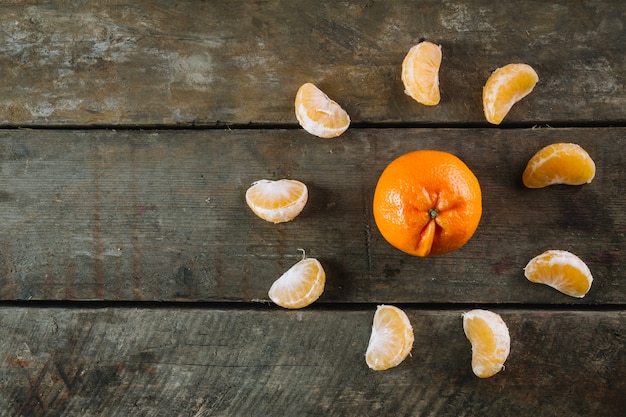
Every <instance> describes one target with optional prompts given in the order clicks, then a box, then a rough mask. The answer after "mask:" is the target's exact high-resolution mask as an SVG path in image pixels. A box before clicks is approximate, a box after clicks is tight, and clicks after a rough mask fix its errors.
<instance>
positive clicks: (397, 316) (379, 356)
mask: <svg viewBox="0 0 626 417" xmlns="http://www.w3.org/2000/svg"><path fill="white" fill-rule="evenodd" d="M413 337H414V336H413V327H411V322H410V321H409V318H408V317H407V315H406V313H405V312H404V311H402V310H400V309H399V308H397V307H394V306H390V305H380V306H378V307H377V308H376V313H375V314H374V323H373V324H372V333H371V335H370V340H369V344H368V346H367V351H366V352H365V361H366V363H367V366H369V367H370V368H371V369H373V370H375V371H383V370H385V369H389V368H393V367H395V366H398V365H399V364H400V363H401V362H402V361H403V360H404V359H406V357H407V356H408V355H409V353H411V349H412V348H413Z"/></svg>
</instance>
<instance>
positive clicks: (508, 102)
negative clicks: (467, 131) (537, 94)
mask: <svg viewBox="0 0 626 417" xmlns="http://www.w3.org/2000/svg"><path fill="white" fill-rule="evenodd" d="M537 81H539V76H538V75H537V73H536V72H535V70H534V69H533V68H532V67H531V66H530V65H527V64H509V65H505V66H504V67H502V68H498V69H497V70H495V71H494V72H493V73H492V74H491V76H490V77H489V78H488V79H487V82H486V83H485V86H484V88H483V110H484V113H485V118H486V119H487V121H488V122H489V123H492V124H496V125H499V124H500V123H501V122H502V120H503V119H504V117H505V116H506V115H507V114H508V113H509V110H511V107H513V105H514V104H515V103H517V102H518V101H520V100H521V99H523V98H524V97H526V96H527V95H528V94H530V92H531V91H533V88H535V84H537Z"/></svg>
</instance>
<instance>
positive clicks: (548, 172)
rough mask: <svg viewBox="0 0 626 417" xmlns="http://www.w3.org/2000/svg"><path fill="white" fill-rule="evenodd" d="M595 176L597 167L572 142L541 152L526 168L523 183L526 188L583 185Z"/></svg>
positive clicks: (552, 146) (553, 146)
mask: <svg viewBox="0 0 626 417" xmlns="http://www.w3.org/2000/svg"><path fill="white" fill-rule="evenodd" d="M595 175H596V164H595V163H594V162H593V159H591V157H590V156H589V154H588V153H587V151H585V150H584V149H583V148H582V147H580V146H579V145H577V144H575V143H553V144H551V145H548V146H546V147H544V148H542V149H540V150H539V151H538V152H537V153H536V154H535V155H534V156H533V157H532V158H530V160H529V161H528V164H527V165H526V169H524V173H523V174H522V181H523V183H524V185H525V186H526V187H528V188H543V187H547V186H548V185H553V184H566V185H582V184H587V183H590V182H591V180H593V178H594V177H595Z"/></svg>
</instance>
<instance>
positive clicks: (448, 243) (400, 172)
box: [374, 150, 482, 256]
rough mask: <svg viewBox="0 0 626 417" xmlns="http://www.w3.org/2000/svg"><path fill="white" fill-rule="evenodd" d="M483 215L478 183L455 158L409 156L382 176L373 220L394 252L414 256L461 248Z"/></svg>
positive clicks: (417, 153)
mask: <svg viewBox="0 0 626 417" xmlns="http://www.w3.org/2000/svg"><path fill="white" fill-rule="evenodd" d="M481 214H482V195H481V191H480V184H479V183H478V179H477V178H476V176H475V175H474V173H473V172H472V171H471V170H470V169H469V168H468V167H467V165H465V163H464V162H463V161H461V160H460V159H459V158H458V157H456V156H455V155H452V154H451V153H448V152H443V151H436V150H419V151H414V152H409V153H407V154H405V155H402V156H400V157H399V158H397V159H395V160H394V161H392V162H391V163H390V164H389V165H388V166H387V168H385V170H384V171H383V173H382V174H381V176H380V178H379V179H378V184H377V185H376V190H375V192H374V220H375V221H376V226H378V230H379V231H380V233H381V234H382V235H383V237H384V238H385V239H386V240H387V241H388V242H389V243H390V244H391V245H392V246H394V247H396V248H397V249H400V250H401V251H403V252H406V253H408V254H410V255H415V256H432V255H442V254H445V253H449V252H452V251H454V250H456V249H459V248H460V247H461V246H463V245H464V244H465V243H466V242H467V241H468V240H469V239H470V238H471V237H472V235H473V234H474V232H475V231H476V228H477V227H478V223H479V222H480V216H481Z"/></svg>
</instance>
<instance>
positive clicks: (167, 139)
mask: <svg viewBox="0 0 626 417" xmlns="http://www.w3.org/2000/svg"><path fill="white" fill-rule="evenodd" d="M625 24H626V4H624V3H623V1H621V0H605V1H595V0H594V1H582V0H581V1H558V2H549V3H542V2H539V3H538V2H519V1H513V0H510V1H501V2H497V3H496V2H490V1H486V0H462V1H458V2H450V1H434V0H419V1H409V0H402V1H393V2H384V1H350V2H332V1H312V0H301V1H287V0H284V1H250V2H232V1H208V2H205V1H200V0H188V1H182V2H171V1H165V0H156V1H147V0H140V1H135V2H120V1H107V2H96V1H79V0H69V1H63V2H58V1H22V0H12V1H9V2H2V4H0V127H2V129H0V416H10V417H13V416H28V417H30V416H63V417H69V416H81V417H90V416H124V417H127V416H190V417H192V416H193V417H205V416H294V415H303V416H358V417H361V416H370V415H385V416H387V415H389V416H475V415H498V416H534V415H546V416H565V415H567V416H607V417H616V416H622V415H625V414H626V383H625V381H626V316H625V314H626V313H625V311H626V310H625V309H624V306H625V305H626V287H625V285H624V279H623V278H624V276H625V273H626V267H625V265H624V262H623V260H624V255H625V249H624V242H625V236H626V214H625V213H626V197H625V195H624V193H623V189H624V187H625V185H626V180H625V177H626V160H625V159H626V153H625V152H624V149H625V148H626V58H625V57H626V30H625ZM421 39H428V40H430V41H433V42H435V43H438V44H440V45H442V50H443V63H442V67H441V71H440V79H441V92H442V101H441V103H440V104H439V105H438V106H435V107H425V106H421V105H419V104H417V103H416V102H415V101H413V100H412V99H411V98H409V97H408V96H406V95H405V94H404V93H403V86H402V82H401V80H400V66H401V63H402V59H403V58H404V55H405V54H406V52H407V51H408V49H409V48H410V47H411V46H412V45H413V44H415V43H417V42H418V41H420V40H421ZM511 62H525V63H528V64H530V65H532V66H533V67H534V68H535V69H536V70H537V72H538V74H539V83H538V84H537V86H536V88H535V90H534V91H533V92H532V93H531V94H530V95H529V96H528V97H526V98H525V99H523V100H522V101H521V102H519V103H518V104H517V105H515V106H514V107H513V109H512V110H511V112H510V113H509V115H508V116H507V117H506V119H505V121H504V123H503V126H502V127H503V128H496V127H494V126H490V125H488V124H487V123H486V122H485V119H484V117H483V114H482V105H481V93H482V86H483V85H484V82H485V81H486V79H487V77H488V76H489V74H490V73H491V72H492V71H493V70H494V69H495V68H497V67H499V66H502V65H505V64H508V63H511ZM308 81H310V82H314V83H316V84H317V85H318V86H319V87H321V88H322V89H323V90H324V91H325V92H326V93H327V94H328V95H329V96H330V97H331V98H333V99H335V100H336V101H338V102H339V103H340V104H341V105H342V106H343V107H344V108H345V109H346V110H347V111H348V113H349V114H350V116H351V119H352V122H353V124H352V126H351V128H350V129H349V130H348V131H347V132H346V133H345V134H344V135H342V136H341V137H339V138H337V139H333V140H325V139H319V138H316V137H314V136H311V135H309V134H308V133H306V132H304V131H303V130H302V129H300V128H299V127H298V125H297V122H296V118H295V115H294V111H293V100H294V97H295V92H296V90H297V88H298V87H299V86H300V85H301V84H302V83H304V82H308ZM553 142H575V143H578V144H580V145H581V146H583V147H584V148H585V149H586V150H587V151H588V152H589V154H590V155H591V156H592V158H593V159H594V161H595V163H596V166H597V173H596V178H595V179H594V180H593V182H592V183H590V184H587V185H584V186H576V187H573V186H553V187H548V188H545V189H540V190H530V189H526V188H525V187H524V186H523V185H522V183H521V173H522V171H523V169H524V167H525V165H526V163H527V161H528V159H529V158H530V157H531V156H532V155H533V154H534V153H535V152H536V151H537V150H538V149H540V148H541V147H542V146H544V145H547V144H550V143H553ZM415 149H439V150H444V151H449V152H452V153H454V154H456V155H458V156H459V157H461V159H463V160H464V161H465V162H466V163H467V164H468V166H469V167H470V168H471V169H472V170H473V171H474V172H475V173H476V175H477V177H478V179H479V181H480V184H481V187H482V192H483V217H482V219H481V223H480V225H479V228H478V230H477V232H476V234H475V235H474V237H473V238H472V239H471V240H470V241H469V242H468V244H467V245H465V246H464V247H463V248H462V249H460V250H458V251H456V252H454V253H452V254H449V255H445V256H440V257H435V258H427V259H423V258H415V257H411V256H408V255H405V254H403V253H401V252H399V251H397V250H396V249H394V248H392V247H391V246H389V245H388V244H387V243H386V242H385V241H384V239H383V238H382V237H381V235H380V233H379V232H378V230H377V228H376V225H375V223H374V221H373V217H372V209H371V200H372V196H373V191H374V187H375V185H376V181H377V178H378V176H379V174H380V173H381V172H382V170H383V169H384V167H385V166H386V164H387V163H389V162H390V161H391V160H392V159H393V158H395V157H396V156H399V155H400V154H402V153H405V152H408V151H411V150H415ZM261 178H269V179H277V178H294V179H299V180H301V181H303V182H305V183H306V184H307V185H308V186H309V192H310V196H309V202H308V204H307V206H306V207H305V209H304V211H303V212H302V214H301V215H300V216H299V217H298V218H296V219H295V220H294V221H293V222H290V223H285V224H277V225H275V224H270V223H268V222H265V221H263V220H261V219H259V218H258V217H256V216H255V215H254V214H253V213H252V212H251V211H250V210H249V209H248V208H247V206H246V203H245V199H244V194H245V190H246V189H247V187H248V186H249V185H250V184H251V183H252V182H253V181H255V180H258V179H261ZM546 249H565V250H569V251H571V252H574V253H576V254H577V255H579V256H580V257H581V258H582V259H583V260H584V261H585V262H586V263H587V265H588V266H589V267H590V269H591V271H592V273H593V275H594V282H593V285H592V287H591V290H590V292H589V294H588V295H587V296H585V297H584V298H582V299H576V298H571V297H567V296H565V295H562V294H560V293H559V292H557V291H556V290H554V289H551V288H549V287H546V286H543V285H538V284H531V283H530V282H528V281H527V280H526V279H525V278H524V274H523V267H524V266H525V265H526V263H527V262H528V261H529V260H530V259H531V258H532V257H533V256H535V255H537V254H539V253H541V252H543V251H544V250H546ZM302 250H304V251H306V254H307V256H314V257H317V258H318V259H319V260H320V261H321V262H322V264H323V266H324V268H325V269H326V272H327V280H328V281H327V285H326V290H325V292H324V294H323V295H322V297H321V298H320V299H319V300H318V301H317V302H316V303H315V304H314V305H312V306H310V307H308V308H306V309H304V310H299V311H287V310H283V309H281V308H279V307H276V306H274V305H272V304H271V303H270V302H269V299H268V296H267V290H268V288H269V286H270V285H271V283H272V282H273V281H274V280H275V279H276V278H277V277H278V276H280V274H282V273H283V272H284V271H285V270H286V269H287V268H289V267H290V266H291V265H292V264H293V263H295V262H296V261H297V260H299V259H300V258H301V256H302ZM381 303H385V304H394V305H397V306H399V307H401V308H403V309H404V310H405V311H406V312H407V314H408V316H409V318H410V320H411V323H412V325H413V328H414V331H415V344H414V347H413V350H412V352H411V356H410V357H409V358H407V360H406V361H405V362H403V363H402V364H400V366H398V367H397V368H393V369H391V370H388V371H382V372H375V371H371V370H369V369H368V368H367V365H366V364H365V359H364V353H365V349H366V347H367V342H368V339H369V333H370V328H371V322H372V317H373V314H374V310H375V308H376V305H378V304H381ZM476 307H478V308H486V309H490V310H492V311H495V312H498V313H500V314H501V315H502V317H503V318H504V320H505V321H506V323H507V325H508V327H509V329H510V333H511V355H510V357H509V359H508V360H507V362H506V368H505V370H504V371H502V372H501V373H499V374H497V375H496V376H494V377H492V378H489V379H486V380H481V379H478V378H477V377H475V376H474V374H473V373H472V371H471V366H470V358H471V347H470V345H469V342H468V341H467V339H466V338H465V336H464V334H463V329H462V321H461V313H462V312H463V311H467V310H469V309H471V308H476Z"/></svg>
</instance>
